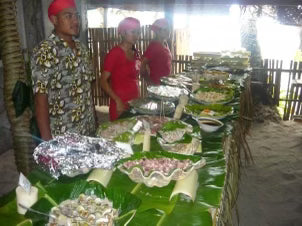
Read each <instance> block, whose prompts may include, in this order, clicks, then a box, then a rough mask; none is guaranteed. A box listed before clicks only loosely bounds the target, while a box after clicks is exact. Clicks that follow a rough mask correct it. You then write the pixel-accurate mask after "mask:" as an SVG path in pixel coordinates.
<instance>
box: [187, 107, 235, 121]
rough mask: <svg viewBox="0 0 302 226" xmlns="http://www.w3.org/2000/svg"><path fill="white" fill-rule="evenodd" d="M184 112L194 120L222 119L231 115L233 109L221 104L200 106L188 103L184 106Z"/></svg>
mask: <svg viewBox="0 0 302 226" xmlns="http://www.w3.org/2000/svg"><path fill="white" fill-rule="evenodd" d="M184 112H185V113H186V114H188V115H191V116H192V117H194V118H200V117H208V118H213V119H224V118H225V117H227V116H228V115H231V114H233V108H232V107H231V106H226V105H222V104H211V105H201V104H194V103H190V104H188V105H186V106H185V108H184Z"/></svg>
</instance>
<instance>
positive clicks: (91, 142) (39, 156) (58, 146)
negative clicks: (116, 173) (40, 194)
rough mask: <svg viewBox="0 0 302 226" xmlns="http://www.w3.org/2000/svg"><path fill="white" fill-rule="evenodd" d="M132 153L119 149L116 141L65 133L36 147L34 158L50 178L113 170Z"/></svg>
mask: <svg viewBox="0 0 302 226" xmlns="http://www.w3.org/2000/svg"><path fill="white" fill-rule="evenodd" d="M131 154H132V150H127V149H124V148H121V147H120V146H119V145H118V144H117V143H116V142H111V141H108V140H106V139H104V138H101V137H100V138H94V137H87V136H82V135H79V134H75V133H66V134H65V135H62V136H57V137H55V138H54V139H52V140H50V141H44V142H42V143H41V144H39V145H38V146H37V147H36V148H35V150H34V153H33V156H34V159H35V161H36V163H37V164H39V165H40V166H41V167H42V168H43V169H45V170H46V171H47V172H49V173H50V174H51V175H52V176H53V177H55V178H58V177H59V176H60V175H66V176H69V177H74V176H77V175H79V174H84V173H87V172H88V171H89V170H90V169H92V168H101V169H107V170H110V169H113V167H114V164H115V163H116V161H118V160H120V159H122V158H125V157H128V156H130V155H131Z"/></svg>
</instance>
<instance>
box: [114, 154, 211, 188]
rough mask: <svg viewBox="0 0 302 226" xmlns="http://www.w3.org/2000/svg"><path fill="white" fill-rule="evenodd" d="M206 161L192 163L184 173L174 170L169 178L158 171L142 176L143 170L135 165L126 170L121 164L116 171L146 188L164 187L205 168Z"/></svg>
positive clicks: (177, 169)
mask: <svg viewBox="0 0 302 226" xmlns="http://www.w3.org/2000/svg"><path fill="white" fill-rule="evenodd" d="M205 164H206V161H205V159H204V158H202V159H201V160H200V161H198V162H195V163H193V162H192V165H191V167H190V168H189V169H187V170H186V171H184V170H183V169H179V168H176V169H174V170H173V171H172V172H170V175H169V176H166V175H164V174H163V173H162V172H159V171H152V172H151V173H150V174H149V175H148V176H144V172H143V169H142V168H141V167H140V166H139V165H137V166H134V167H133V168H131V169H130V170H127V169H126V168H124V167H123V164H121V165H119V166H118V169H119V170H120V171H121V172H123V173H125V174H127V175H128V176H129V178H130V179H131V180H132V181H134V182H136V183H144V184H145V185H146V186H148V187H154V186H156V187H164V186H167V185H168V184H169V183H170V182H171V180H181V179H184V178H185V177H187V176H188V175H189V174H190V173H191V172H192V171H193V170H195V169H199V168H201V167H203V166H205Z"/></svg>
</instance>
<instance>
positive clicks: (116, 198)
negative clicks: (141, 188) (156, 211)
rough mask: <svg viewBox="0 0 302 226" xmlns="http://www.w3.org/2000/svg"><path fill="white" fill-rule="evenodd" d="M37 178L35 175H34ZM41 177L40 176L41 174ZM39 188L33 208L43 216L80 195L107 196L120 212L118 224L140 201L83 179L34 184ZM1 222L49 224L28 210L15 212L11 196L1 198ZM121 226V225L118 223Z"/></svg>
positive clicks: (12, 196)
mask: <svg viewBox="0 0 302 226" xmlns="http://www.w3.org/2000/svg"><path fill="white" fill-rule="evenodd" d="M35 174H36V175H37V173H35ZM41 175H43V173H41ZM41 175H39V176H41ZM35 186H36V187H38V188H39V197H40V199H39V200H38V202H37V203H35V204H34V205H33V206H32V208H33V209H35V210H38V211H41V212H44V213H49V211H50V209H51V208H52V207H54V206H55V205H57V204H59V203H61V202H62V201H64V200H66V199H75V198H77V197H78V196H79V195H80V194H81V193H85V194H86V195H92V194H94V195H97V196H98V197H101V198H104V197H107V198H108V199H109V200H111V201H112V202H113V207H114V208H116V209H119V211H120V212H119V218H118V219H117V225H119V224H120V222H127V221H128V220H129V219H131V218H132V217H133V216H132V215H133V214H134V213H135V211H136V209H137V208H138V207H139V205H140V203H141V200H140V199H139V198H137V197H135V196H134V195H132V194H130V193H128V192H126V191H122V190H120V189H110V190H106V189H105V188H104V187H102V185H100V184H98V183H96V182H87V181H86V180H75V182H73V183H62V182H59V181H55V182H52V183H49V184H47V185H44V186H43V185H42V184H41V183H40V182H38V183H37V184H35ZM0 201H1V204H3V205H1V207H0V222H7V224H6V225H17V224H22V225H23V224H25V223H26V224H28V223H29V221H28V219H30V220H31V221H32V224H33V225H45V224H46V223H47V222H48V218H47V217H46V216H43V215H40V214H36V213H33V212H29V211H27V213H26V214H25V216H23V215H20V214H18V213H17V205H16V199H15V194H14V193H13V192H11V193H10V194H8V195H6V196H4V197H2V198H1V200H0ZM121 225H122V224H121Z"/></svg>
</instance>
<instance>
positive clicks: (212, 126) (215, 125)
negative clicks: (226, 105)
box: [196, 118, 224, 133]
mask: <svg viewBox="0 0 302 226" xmlns="http://www.w3.org/2000/svg"><path fill="white" fill-rule="evenodd" d="M196 120H197V122H198V125H199V127H200V129H202V130H203V131H204V132H208V133H212V132H215V131H217V130H218V129H219V128H221V127H222V126H223V125H224V124H223V122H221V121H219V120H217V119H213V118H198V119H196Z"/></svg>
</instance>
